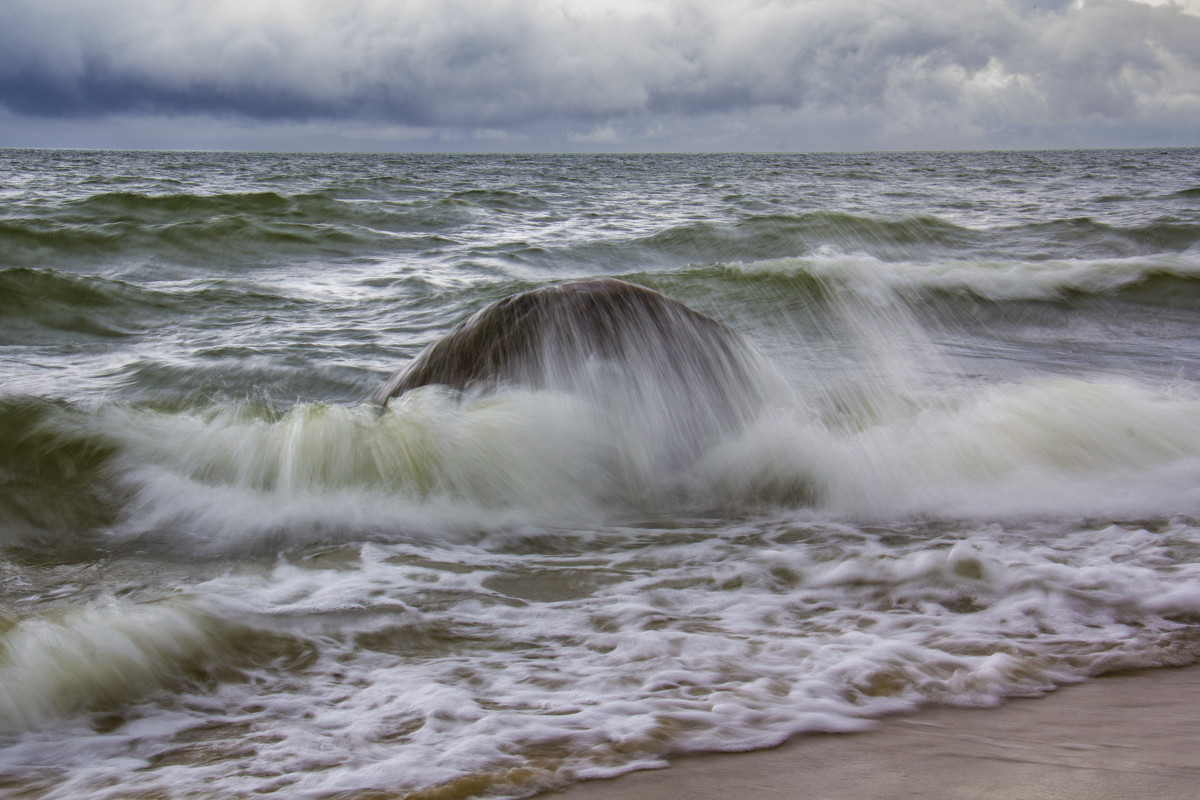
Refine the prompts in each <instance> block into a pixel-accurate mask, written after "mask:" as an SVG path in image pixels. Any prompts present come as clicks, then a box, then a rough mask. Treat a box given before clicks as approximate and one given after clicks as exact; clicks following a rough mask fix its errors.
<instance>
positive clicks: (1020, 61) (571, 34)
mask: <svg viewBox="0 0 1200 800" xmlns="http://www.w3.org/2000/svg"><path fill="white" fill-rule="evenodd" d="M0 9H2V10H3V14H2V18H3V21H2V24H0V146H8V147H13V146H16V147H30V146H32V147H117V148H164V149H181V148H185V149H191V148H199V149H250V150H369V151H380V150H382V151H397V150H440V151H451V150H467V151H471V150H483V151H525V150H537V151H589V150H605V151H664V150H665V151H677V150H678V151H728V150H735V151H745V150H785V151H814V150H910V149H981V148H1026V147H1110V146H1111V147H1125V146H1157V145H1189V146H1195V145H1200V0H1183V2H1175V3H1172V2H1162V0H1156V1H1155V2H1148V1H1147V0H959V1H957V2H956V1H955V0H774V1H773V2H772V1H771V0H0Z"/></svg>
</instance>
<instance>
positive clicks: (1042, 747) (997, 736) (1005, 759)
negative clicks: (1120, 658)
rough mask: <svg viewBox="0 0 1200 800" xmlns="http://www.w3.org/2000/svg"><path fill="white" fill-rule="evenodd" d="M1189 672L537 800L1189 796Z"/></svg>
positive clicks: (1198, 779) (677, 766) (1153, 674)
mask: <svg viewBox="0 0 1200 800" xmlns="http://www.w3.org/2000/svg"><path fill="white" fill-rule="evenodd" d="M1198 723H1200V667H1188V668H1184V669H1163V670H1151V671H1146V672H1137V673H1125V674H1120V675H1112V676H1106V677H1102V678H1098V679H1095V680H1093V681H1090V682H1088V683H1085V684H1081V685H1077V686H1069V687H1065V688H1063V689H1060V690H1058V691H1056V692H1054V693H1052V694H1050V695H1047V696H1046V697H1043V698H1039V699H1022V700H1013V701H1010V702H1008V703H1006V704H1005V705H1004V706H1002V707H1000V708H994V709H948V708H938V709H929V710H926V711H923V712H920V713H918V714H915V715H912V716H905V717H893V718H887V719H883V720H881V721H880V722H879V724H878V727H876V728H875V729H874V730H872V731H869V732H866V733H860V734H843V735H816V736H802V737H798V738H796V739H793V740H791V741H789V742H787V743H785V744H784V745H782V746H780V747H777V748H775V749H772V750H762V751H757V752H752V753H736V754H720V755H704V756H685V757H680V758H676V759H673V760H672V765H671V767H670V768H668V769H663V770H653V771H645V772H638V773H633V774H630V775H626V776H623V777H620V778H616V779H614V780H603V781H589V782H585V783H581V784H577V785H575V786H571V787H569V788H567V789H565V790H563V791H559V792H551V793H547V794H545V795H543V796H542V797H543V798H544V800H617V799H618V798H620V800H675V798H680V799H681V800H682V798H688V799H689V800H706V799H707V798H712V799H713V800H716V798H771V799H772V800H792V799H793V798H795V800H801V798H803V800H822V799H828V800H834V799H835V798H899V797H922V798H997V800H999V799H1000V798H1003V799H1004V800H1035V799H1036V800H1048V799H1050V798H1055V799H1059V798H1061V799H1062V800H1075V799H1076V798H1079V800H1083V799H1084V798H1087V800H1105V799H1106V798H1112V800H1117V799H1118V798H1121V799H1124V798H1134V797H1136V798H1140V799H1141V800H1147V799H1148V798H1160V799H1162V800H1167V799H1170V800H1177V799H1182V798H1192V797H1197V796H1200V724H1198Z"/></svg>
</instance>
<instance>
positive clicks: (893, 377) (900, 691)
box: [0, 150, 1200, 798]
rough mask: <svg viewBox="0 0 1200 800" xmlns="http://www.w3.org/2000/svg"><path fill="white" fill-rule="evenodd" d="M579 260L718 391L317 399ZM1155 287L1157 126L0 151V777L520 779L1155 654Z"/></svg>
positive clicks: (1158, 542)
mask: <svg viewBox="0 0 1200 800" xmlns="http://www.w3.org/2000/svg"><path fill="white" fill-rule="evenodd" d="M601 276H611V277H618V278H620V279H622V280H625V281H628V282H632V283H636V284H640V285H642V286H646V287H649V288H651V289H653V290H655V291H658V292H661V293H663V294H665V295H667V296H669V297H671V298H674V299H675V300H678V301H681V302H683V303H685V304H686V305H688V306H690V307H691V308H694V309H696V310H697V311H699V312H701V313H703V314H706V315H708V316H710V317H713V318H715V319H717V320H719V321H720V322H722V323H724V324H726V325H728V326H729V327H730V328H732V329H733V330H735V331H737V332H738V333H739V334H740V335H741V336H742V337H744V339H745V340H746V341H747V342H749V343H750V345H751V347H752V350H750V351H747V352H746V353H745V354H744V363H743V364H742V366H741V367H739V369H740V370H741V373H740V374H744V375H746V376H748V377H747V380H748V381H749V380H750V379H751V377H752V379H753V381H755V382H757V383H756V386H758V388H756V389H755V390H754V391H753V392H751V391H750V387H747V386H736V387H726V388H725V389H724V393H723V394H722V397H723V398H725V399H726V400H730V399H732V401H733V402H734V404H735V406H736V407H735V408H734V412H736V413H732V417H731V418H736V424H729V425H723V426H709V427H708V428H706V429H705V430H706V431H707V432H708V433H709V434H711V435H708V436H706V437H699V438H694V439H692V440H690V441H691V443H692V445H693V446H692V447H690V448H688V449H687V450H685V451H683V455H682V456H681V451H680V450H679V448H677V447H675V446H674V445H675V444H676V442H675V439H674V438H673V437H677V436H678V433H679V431H680V430H681V429H682V430H689V431H690V430H693V427H689V426H691V425H692V422H691V421H692V420H693V419H694V416H695V414H696V403H695V402H693V398H691V396H690V394H689V392H688V391H686V390H684V389H681V388H680V387H679V386H678V385H675V384H672V385H670V386H668V387H666V389H663V387H662V384H661V381H659V377H660V376H658V375H656V374H655V371H654V370H653V369H644V370H641V372H636V371H635V372H634V379H633V380H632V381H631V382H629V381H627V382H625V383H622V384H621V385H620V387H619V388H620V390H619V391H613V390H612V384H611V383H610V382H608V381H606V380H605V378H604V376H605V374H606V373H605V372H604V370H605V369H609V368H612V367H613V366H614V365H611V364H603V363H599V364H595V365H593V366H594V367H595V368H596V369H597V370H598V372H597V373H596V374H595V375H594V376H593V377H594V378H595V379H594V380H588V381H581V382H578V383H577V384H575V385H572V386H559V385H556V386H552V387H547V386H540V387H539V386H509V387H502V388H500V389H499V390H497V391H490V392H486V393H484V392H473V391H468V392H466V393H464V394H459V393H457V392H455V391H451V390H449V389H444V388H439V387H436V386H427V387H423V388H420V389H417V390H414V391H412V392H409V393H407V394H405V395H403V396H401V397H400V398H397V399H395V400H393V401H392V402H391V403H390V404H389V405H388V406H387V408H386V410H384V411H383V412H382V413H381V412H380V410H379V409H378V407H377V406H374V405H372V404H370V403H368V402H366V399H367V398H368V397H369V396H370V395H371V394H372V393H373V392H375V391H376V389H377V388H378V387H379V386H380V385H382V384H383V382H384V381H385V380H386V379H387V376H388V375H389V374H390V373H392V372H393V371H394V370H396V369H397V368H399V367H401V366H403V365H404V364H405V363H407V362H408V361H410V360H411V359H412V358H414V357H415V356H416V355H417V353H418V352H420V351H421V349H422V348H423V347H425V346H426V345H428V344H429V343H431V342H433V341H435V340H436V339H437V338H438V337H439V336H441V335H442V334H444V333H445V332H447V331H448V330H450V328H451V327H453V326H454V325H455V324H456V323H457V322H459V321H461V320H462V319H464V318H465V317H467V316H469V315H470V314H471V313H473V312H475V311H478V310H479V309H481V308H483V307H485V306H486V305H487V304H488V303H491V302H493V301H495V300H498V299H500V298H503V297H506V296H508V295H511V294H513V293H515V292H520V291H526V290H530V289H535V288H539V287H544V286H549V285H554V284H558V283H561V282H563V281H565V280H569V279H578V278H589V277H601ZM1198 319H1200V151H1196V150H1142V151H1086V152H1040V153H976V154H936V153H923V154H882V155H879V154H872V155H810V156H804V155H779V156H775V155H749V156H742V155H738V156H512V157H506V156H358V155H355V156H347V155H263V154H257V155H246V154H212V153H107V152H106V153H91V152H59V151H3V152H0V369H2V372H0V375H2V377H3V385H2V386H0V392H2V394H0V745H2V749H0V792H7V793H11V794H20V796H22V797H35V798H66V797H72V798H73V797H89V798H105V797H110V798H116V797H128V796H134V795H137V796H154V797H162V798H209V797H213V798H216V797H220V798H238V797H251V796H256V795H260V794H269V793H271V792H279V793H280V795H281V796H287V797H297V798H333V797H337V798H356V797H360V796H361V797H364V798H365V797H372V798H376V797H392V796H394V797H414V798H419V797H431V798H432V797H438V798H452V797H471V796H492V797H498V796H520V795H527V794H530V793H533V792H536V791H537V790H539V789H542V788H546V787H550V786H554V785H561V784H562V783H565V782H568V781H571V780H574V779H578V778H581V777H587V776H600V775H613V774H618V773H621V772H624V771H629V770H632V769H637V768H640V767H646V766H651V765H658V764H661V763H662V762H663V760H664V759H666V758H668V757H669V756H670V755H671V754H674V753H681V752H688V751H712V750H742V749H751V748H757V747H765V746H770V745H773V744H776V743H778V742H780V741H782V740H783V739H785V738H787V737H790V736H793V735H796V734H799V733H803V732H808V731H845V730H857V729H860V728H862V727H864V726H866V725H869V724H870V720H871V719H872V718H875V717H878V716H880V715H883V714H889V713H902V712H905V711H907V710H911V709H914V708H916V707H918V706H920V705H923V704H930V703H946V704H958V705H992V704H995V703H998V702H1000V701H1001V700H1003V699H1004V698H1006V697H1011V696H1019V695H1020V696H1028V695H1037V694H1041V693H1044V692H1047V691H1050V690H1052V689H1053V688H1055V687H1057V686H1061V685H1063V684H1066V683H1070V682H1077V681H1081V680H1086V679H1088V678H1089V677H1091V676H1094V675H1097V674H1100V673H1103V672H1105V671H1110V670H1114V669H1123V668H1130V667H1152V666H1161V665H1176V664H1187V663H1194V662H1196V661H1200V326H1198V325H1197V320H1198ZM762 386H770V387H771V389H770V391H762V390H761V387H762ZM742 400H744V401H745V403H744V404H741V401H742Z"/></svg>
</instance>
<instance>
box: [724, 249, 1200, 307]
mask: <svg viewBox="0 0 1200 800" xmlns="http://www.w3.org/2000/svg"><path fill="white" fill-rule="evenodd" d="M724 269H725V270H727V271H728V272H729V273H731V274H734V275H744V276H777V277H781V278H787V279H793V280H795V279H802V280H804V281H808V282H811V283H812V284H814V285H820V286H824V287H828V288H836V287H845V288H848V289H858V290H860V291H870V292H878V291H885V292H888V293H891V294H894V295H897V296H909V297H919V296H921V295H928V294H931V293H946V292H949V293H961V294H966V295H970V296H973V297H976V298H978V299H982V300H989V301H1021V300H1058V299H1062V298H1065V297H1067V296H1069V295H1116V294H1120V293H1122V292H1128V291H1131V290H1134V289H1144V288H1146V287H1149V286H1158V288H1159V290H1160V291H1161V292H1162V293H1163V295H1164V296H1166V295H1174V296H1178V293H1179V292H1180V291H1183V292H1185V293H1187V294H1190V295H1195V296H1197V299H1200V284H1197V283H1196V281H1200V251H1198V252H1195V253H1193V252H1187V253H1181V254H1170V255H1154V256H1137V257H1124V258H1099V259H1084V258H1079V259H1046V260H1039V261H1024V260H1010V259H956V258H947V259H935V260H926V261H884V260H881V259H879V258H875V257H872V256H869V255H864V254H848V253H841V252H837V251H835V250H832V249H828V250H825V251H823V252H818V253H814V254H812V255H809V256H805V257H798V258H783V259H769V260H763V261H755V262H749V263H740V262H738V263H730V264H727V265H724Z"/></svg>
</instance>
